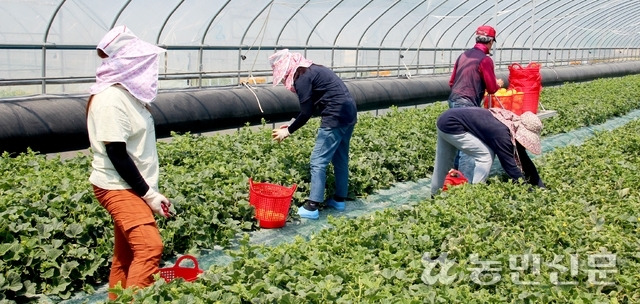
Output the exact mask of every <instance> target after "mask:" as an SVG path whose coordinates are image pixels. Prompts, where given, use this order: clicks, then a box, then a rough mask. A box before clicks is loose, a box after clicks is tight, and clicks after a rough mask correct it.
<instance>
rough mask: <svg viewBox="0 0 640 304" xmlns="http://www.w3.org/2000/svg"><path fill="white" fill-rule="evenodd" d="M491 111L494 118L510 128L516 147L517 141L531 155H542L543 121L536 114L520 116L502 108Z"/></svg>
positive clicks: (528, 113) (525, 113) (527, 113)
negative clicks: (541, 134)
mask: <svg viewBox="0 0 640 304" xmlns="http://www.w3.org/2000/svg"><path fill="white" fill-rule="evenodd" d="M489 111H491V114H493V117H495V118H496V119H497V120H499V121H500V122H501V123H503V124H504V125H505V126H507V128H509V132H510V133H511V136H512V141H513V144H514V145H515V141H518V143H520V144H521V145H522V146H523V147H525V148H526V149H527V150H529V151H531V153H533V154H540V153H542V144H541V143H540V132H541V131H542V121H540V118H538V116H537V115H536V114H533V113H531V112H528V111H527V112H524V113H523V114H522V115H520V116H518V115H516V114H515V113H513V112H511V111H509V110H505V109H500V108H491V109H489Z"/></svg>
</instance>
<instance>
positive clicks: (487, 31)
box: [476, 25, 496, 40]
mask: <svg viewBox="0 0 640 304" xmlns="http://www.w3.org/2000/svg"><path fill="white" fill-rule="evenodd" d="M476 35H483V36H488V37H491V38H493V40H496V30H495V29H494V28H493V27H491V26H489V25H481V26H480V27H478V29H477V30H476Z"/></svg>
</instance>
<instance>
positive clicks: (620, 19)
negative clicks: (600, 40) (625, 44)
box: [605, 7, 640, 47]
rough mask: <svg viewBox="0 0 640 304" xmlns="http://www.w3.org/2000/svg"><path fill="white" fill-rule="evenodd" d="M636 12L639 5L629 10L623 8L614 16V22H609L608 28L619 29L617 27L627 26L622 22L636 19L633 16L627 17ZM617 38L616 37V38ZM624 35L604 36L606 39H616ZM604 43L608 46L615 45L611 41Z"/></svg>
mask: <svg viewBox="0 0 640 304" xmlns="http://www.w3.org/2000/svg"><path fill="white" fill-rule="evenodd" d="M638 12H640V7H634V9H631V10H624V11H623V12H622V13H621V14H620V15H618V18H616V20H615V21H614V23H612V24H611V27H610V30H615V29H619V28H627V27H628V26H625V25H624V24H625V23H627V22H628V20H637V19H633V18H629V16H634V15H636V14H637V13H638ZM616 38H617V39H616ZM623 38H624V36H622V35H619V36H614V35H611V36H608V37H606V38H605V39H606V41H611V40H613V41H617V40H620V39H623ZM605 45H607V46H608V47H615V45H614V44H613V43H605Z"/></svg>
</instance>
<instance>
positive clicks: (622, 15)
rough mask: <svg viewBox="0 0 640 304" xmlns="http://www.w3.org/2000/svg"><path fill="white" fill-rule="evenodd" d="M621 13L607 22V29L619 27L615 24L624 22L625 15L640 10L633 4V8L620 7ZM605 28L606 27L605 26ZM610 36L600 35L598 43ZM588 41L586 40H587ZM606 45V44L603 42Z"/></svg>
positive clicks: (633, 13) (608, 38)
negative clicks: (611, 21) (610, 21)
mask: <svg viewBox="0 0 640 304" xmlns="http://www.w3.org/2000/svg"><path fill="white" fill-rule="evenodd" d="M620 10H621V13H620V14H617V15H616V16H617V17H618V18H615V19H613V23H609V24H607V25H608V27H607V28H608V31H611V30H614V29H616V28H620V27H619V26H616V25H618V24H621V23H624V22H626V20H627V19H626V17H627V16H629V15H635V13H636V12H638V11H640V7H637V6H634V9H628V8H621V9H620ZM605 29H606V28H605ZM610 37H611V36H604V35H603V36H602V39H600V43H604V42H605V41H609V40H610ZM587 43H588V41H587ZM605 45H606V44H605Z"/></svg>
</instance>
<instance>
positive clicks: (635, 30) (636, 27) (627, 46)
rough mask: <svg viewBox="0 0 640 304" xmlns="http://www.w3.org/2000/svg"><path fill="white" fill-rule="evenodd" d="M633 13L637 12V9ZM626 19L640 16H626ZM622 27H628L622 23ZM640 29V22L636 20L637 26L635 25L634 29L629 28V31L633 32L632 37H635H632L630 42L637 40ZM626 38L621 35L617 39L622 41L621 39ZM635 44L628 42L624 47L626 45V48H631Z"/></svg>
mask: <svg viewBox="0 0 640 304" xmlns="http://www.w3.org/2000/svg"><path fill="white" fill-rule="evenodd" d="M633 13H635V11H634V12H633ZM625 19H626V20H638V19H639V18H637V17H632V18H625ZM621 27H622V28H626V26H624V25H622V26H621ZM639 30H640V24H639V23H638V22H636V24H635V27H633V28H632V30H629V31H630V32H631V35H630V37H632V38H633V39H631V41H630V42H633V41H635V39H636V38H635V37H640V33H638V32H639ZM624 38H625V37H623V36H620V37H618V39H616V40H615V41H616V42H617V41H620V40H624ZM622 45H623V44H622ZM633 45H634V44H633V43H628V44H627V45H626V46H624V47H625V48H630V47H633Z"/></svg>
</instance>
